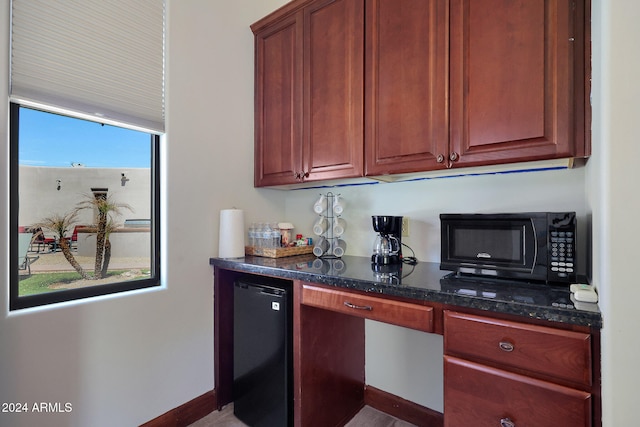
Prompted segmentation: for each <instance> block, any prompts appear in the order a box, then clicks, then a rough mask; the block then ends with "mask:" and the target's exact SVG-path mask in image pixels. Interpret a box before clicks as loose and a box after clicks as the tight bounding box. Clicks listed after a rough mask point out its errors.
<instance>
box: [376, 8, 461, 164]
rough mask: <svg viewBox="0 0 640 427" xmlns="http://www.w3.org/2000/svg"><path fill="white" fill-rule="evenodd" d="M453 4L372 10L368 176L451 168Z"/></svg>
mask: <svg viewBox="0 0 640 427" xmlns="http://www.w3.org/2000/svg"><path fill="white" fill-rule="evenodd" d="M447 3H448V2H446V1H443V0H402V1H397V0H368V1H367V3H366V28H367V31H366V37H365V46H366V50H365V63H366V66H365V88H366V95H365V105H366V108H365V141H366V143H365V159H366V160H365V174H366V175H385V174H392V173H399V172H417V171H425V170H432V169H438V168H442V167H445V166H446V163H445V162H444V155H446V154H447V153H448V151H449V148H448V146H449V140H448V138H449V133H448V132H449V129H448V117H449V114H448V111H447V108H448V105H447V98H448V83H447V81H448V79H447V70H448V63H449V62H448V50H447V40H448V29H449V25H448V15H449V13H448V10H447ZM439 156H440V158H439Z"/></svg>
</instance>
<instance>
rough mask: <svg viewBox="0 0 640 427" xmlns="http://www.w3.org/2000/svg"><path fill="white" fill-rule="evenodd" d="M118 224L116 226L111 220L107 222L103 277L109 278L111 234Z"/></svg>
mask: <svg viewBox="0 0 640 427" xmlns="http://www.w3.org/2000/svg"><path fill="white" fill-rule="evenodd" d="M118 226H119V225H118V224H115V223H114V222H113V221H112V220H111V219H110V220H109V221H108V222H107V228H106V229H105V232H104V259H103V261H102V274H101V275H102V277H106V276H107V270H108V269H109V262H110V261H111V241H110V240H109V236H110V235H111V232H112V231H113V230H115V229H116V228H118Z"/></svg>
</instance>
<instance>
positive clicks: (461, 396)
mask: <svg viewBox="0 0 640 427" xmlns="http://www.w3.org/2000/svg"><path fill="white" fill-rule="evenodd" d="M444 377H445V384H444V401H445V405H444V427H458V426H474V427H496V426H516V427H520V426H527V427H551V426H572V427H590V426H591V394H589V393H587V392H584V391H579V390H575V389H572V388H569V387H564V386H561V385H557V384H554V383H551V382H547V381H542V380H537V379H533V378H530V377H527V376H524V375H518V374H514V373H511V372H507V371H503V370H500V369H495V368H490V367H488V366H484V365H481V364H478V363H474V362H469V361H466V360H462V359H458V358H455V357H449V356H445V363H444Z"/></svg>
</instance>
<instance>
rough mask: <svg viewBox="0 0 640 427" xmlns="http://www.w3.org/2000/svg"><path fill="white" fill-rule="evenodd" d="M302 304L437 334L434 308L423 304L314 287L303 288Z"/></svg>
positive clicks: (308, 285) (305, 286)
mask: <svg viewBox="0 0 640 427" xmlns="http://www.w3.org/2000/svg"><path fill="white" fill-rule="evenodd" d="M302 304H304V305H309V306H313V307H318V308H324V309H326V310H332V311H337V312H340V313H346V314H350V315H352V316H358V317H364V318H366V319H371V320H378V321H380V322H385V323H390V324H393V325H398V326H404V327H406V328H411V329H418V330H420V331H424V332H433V308H432V307H426V306H423V305H419V304H412V303H406V302H401V301H394V300H388V299H385V298H380V297H370V296H367V295H360V294H356V293H352V292H347V291H341V290H335V289H327V288H323V287H319V286H314V285H310V284H304V285H303V287H302Z"/></svg>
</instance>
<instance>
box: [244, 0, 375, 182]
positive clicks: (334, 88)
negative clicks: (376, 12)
mask: <svg viewBox="0 0 640 427" xmlns="http://www.w3.org/2000/svg"><path fill="white" fill-rule="evenodd" d="M251 28H252V30H253V31H254V33H255V40H256V41H255V43H256V82H255V90H256V97H255V103H256V106H255V180H254V181H255V186H258V187H259V186H272V185H283V184H293V183H298V182H302V181H317V180H325V179H335V178H349V177H357V176H361V175H362V162H363V161H362V150H363V133H362V126H363V125H362V122H363V108H364V107H363V102H364V101H363V88H362V74H363V62H362V61H363V49H364V34H363V28H364V4H363V0H317V1H312V2H309V1H304V2H303V1H298V2H294V3H290V4H288V5H286V6H285V7H283V8H282V9H279V10H278V11H276V12H274V13H273V14H272V15H269V16H268V17H266V18H264V19H263V20H261V21H259V22H256V23H255V24H254V25H252V26H251Z"/></svg>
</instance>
